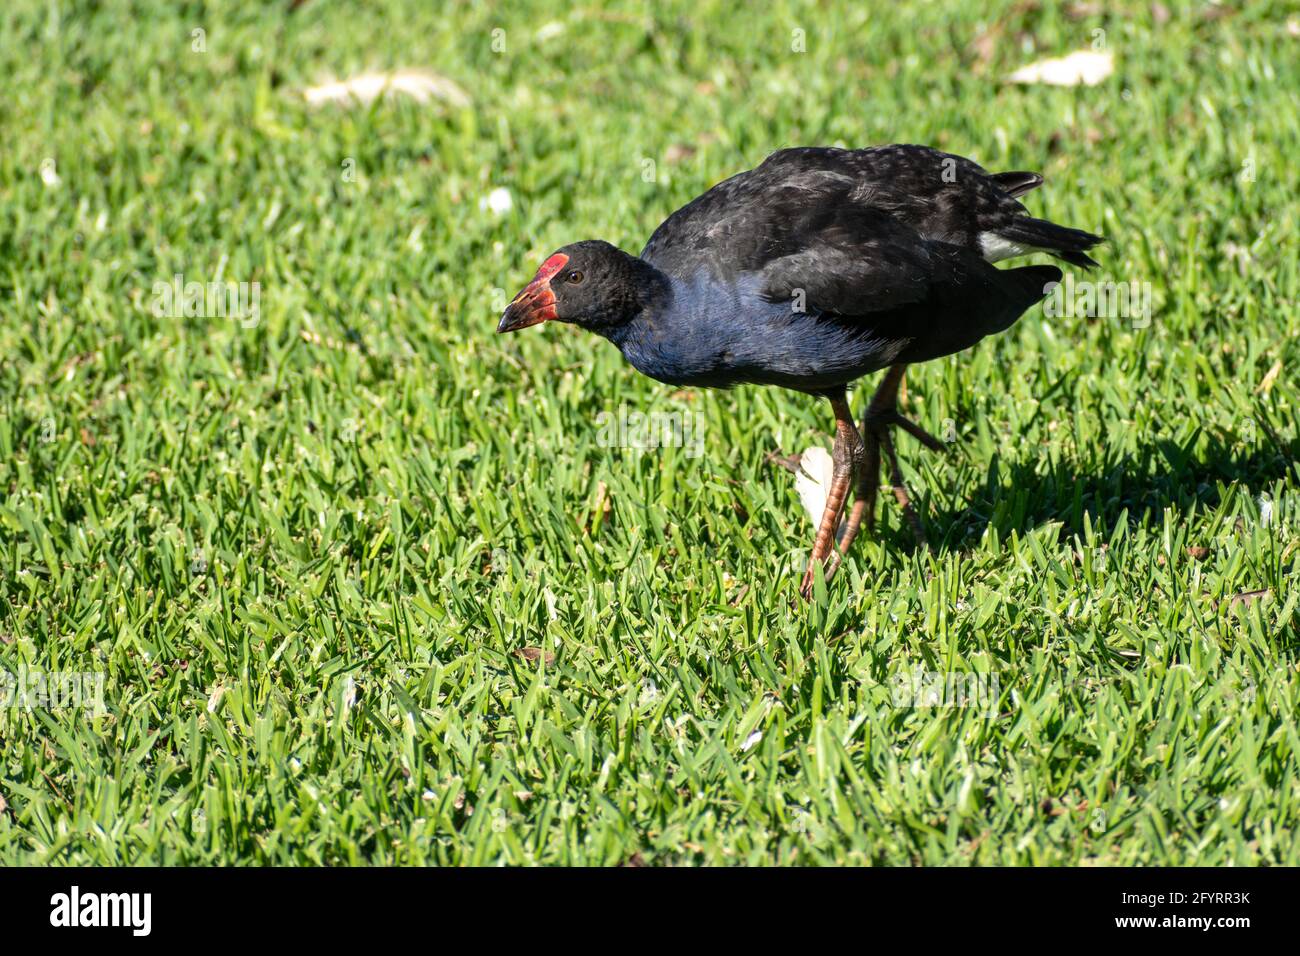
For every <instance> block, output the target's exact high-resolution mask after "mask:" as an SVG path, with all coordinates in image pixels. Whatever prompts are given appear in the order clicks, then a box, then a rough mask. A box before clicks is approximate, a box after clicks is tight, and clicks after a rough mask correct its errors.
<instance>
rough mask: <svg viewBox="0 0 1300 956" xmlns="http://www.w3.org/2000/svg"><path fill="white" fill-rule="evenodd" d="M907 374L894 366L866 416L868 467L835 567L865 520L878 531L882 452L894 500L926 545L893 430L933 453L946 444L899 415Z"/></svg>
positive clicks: (902, 367)
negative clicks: (899, 405)
mask: <svg viewBox="0 0 1300 956" xmlns="http://www.w3.org/2000/svg"><path fill="white" fill-rule="evenodd" d="M906 370H907V366H906V365H893V366H890V368H889V371H887V372H886V373H885V377H884V379H882V380H881V382H880V387H879V388H878V389H876V394H875V395H873V396H872V397H871V401H870V402H869V403H868V405H867V410H866V412H865V413H864V414H863V416H862V435H863V438H864V439H865V441H866V451H865V453H864V459H865V464H866V467H865V468H863V469H862V471H861V472H860V473H859V474H858V485H857V489H856V491H855V493H854V502H853V508H852V510H851V511H850V512H849V520H848V522H847V524H846V525H845V528H844V538H843V540H842V541H841V542H840V550H839V552H838V553H837V554H836V555H835V557H834V558H833V559H832V562H833V564H835V565H838V564H839V561H840V560H841V559H842V557H843V555H845V554H847V553H848V550H849V546H850V545H852V544H853V539H854V538H856V537H857V535H858V529H859V528H860V527H861V526H862V523H863V521H864V520H865V522H866V526H867V530H868V531H871V530H872V529H873V528H874V527H875V521H876V515H875V511H876V491H877V489H878V488H879V487H880V452H881V449H882V448H883V449H884V453H885V460H886V461H887V462H888V463H889V483H890V484H891V485H892V486H893V489H894V498H895V499H897V501H898V504H899V506H900V507H901V508H902V509H903V514H904V515H905V516H906V517H907V521H908V524H910V525H911V526H912V532H913V534H915V536H916V539H917V541H918V542H919V543H920V544H921V545H923V546H924V545H925V543H926V541H925V529H924V528H923V527H922V526H921V519H920V518H919V517H918V516H917V514H916V511H915V509H914V508H913V507H912V498H911V496H910V495H909V494H908V492H907V486H906V485H905V484H904V483H903V470H902V469H901V468H900V467H899V465H898V455H897V453H896V452H895V451H894V442H893V439H892V438H891V437H890V434H889V429H890V428H891V427H893V426H894V425H897V426H898V427H899V428H901V429H903V430H904V431H905V432H907V433H908V434H910V435H912V436H913V437H914V438H916V440H917V441H919V442H921V444H923V445H925V447H927V448H929V449H931V450H933V451H943V450H944V444H943V442H941V441H939V439H937V438H935V437H934V436H933V435H931V434H930V433H929V432H927V431H925V429H923V428H921V426H920V425H918V424H916V423H915V422H913V421H910V420H908V419H906V418H904V417H903V416H902V415H900V414H899V413H898V389H899V386H901V385H902V384H903V373H904V372H905V371H906Z"/></svg>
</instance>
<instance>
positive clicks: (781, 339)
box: [604, 274, 907, 392]
mask: <svg viewBox="0 0 1300 956" xmlns="http://www.w3.org/2000/svg"><path fill="white" fill-rule="evenodd" d="M671 281H672V296H671V299H670V300H669V301H668V302H667V303H666V304H662V305H660V306H659V307H658V308H656V309H654V310H647V311H643V312H642V313H641V314H640V315H639V316H637V317H636V318H635V319H633V320H632V321H630V322H628V323H626V324H624V325H621V326H618V327H616V328H613V329H610V330H608V331H606V332H605V333H604V334H605V336H606V337H607V338H608V339H609V340H610V341H611V342H613V343H614V344H615V345H616V346H618V348H619V350H620V351H621V352H622V353H623V357H624V358H626V359H627V360H628V361H629V362H631V363H632V365H633V366H635V367H636V368H637V370H638V371H640V372H642V373H644V374H645V375H648V376H650V377H651V378H653V379H657V380H658V381H660V382H666V383H668V384H670V385H698V386H706V387H712V388H727V387H730V386H732V385H738V384H742V383H754V384H760V385H781V386H784V387H786V388H794V389H800V390H802V391H809V392H816V391H821V390H823V389H828V388H834V387H837V386H839V385H843V384H845V383H847V382H850V381H852V380H854V379H856V378H858V377H860V376H862V375H866V374H867V373H869V372H873V371H875V370H877V369H880V368H884V367H885V366H886V365H889V364H891V362H892V360H893V358H894V357H896V356H897V355H898V353H899V351H900V350H901V349H902V348H903V347H905V346H906V344H907V340H894V339H889V338H886V337H883V336H881V335H878V334H876V332H875V330H874V329H873V328H872V326H871V324H870V323H869V322H866V321H864V320H863V319H861V318H847V319H846V318H841V317H838V316H831V315H824V314H821V313H817V312H805V311H800V310H799V308H798V303H797V302H769V301H767V300H766V299H764V298H763V297H762V296H761V295H759V294H758V289H759V284H760V280H759V277H758V276H756V275H752V274H751V275H745V276H741V277H740V278H739V279H738V280H736V281H719V280H717V279H714V278H712V277H708V276H707V275H704V274H701V275H699V276H697V277H695V278H693V279H691V280H689V281H683V280H681V279H676V278H674V279H672V280H671Z"/></svg>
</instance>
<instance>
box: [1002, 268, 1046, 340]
mask: <svg viewBox="0 0 1300 956" xmlns="http://www.w3.org/2000/svg"><path fill="white" fill-rule="evenodd" d="M997 273H998V281H999V282H1000V283H1001V285H1002V292H1003V296H1004V299H1003V301H1004V302H1005V303H1006V308H1005V309H1004V310H1003V311H1001V312H1000V313H999V314H998V315H997V317H996V318H995V319H994V320H993V322H992V325H991V327H990V328H987V329H986V330H985V331H984V334H985V335H993V334H994V333H996V332H1002V331H1005V330H1006V329H1009V328H1010V327H1011V326H1013V325H1015V322H1016V319H1018V318H1020V316H1022V315H1024V313H1025V310H1026V309H1028V308H1030V307H1031V306H1033V305H1034V304H1035V303H1037V302H1039V301H1040V300H1041V299H1042V298H1043V296H1045V295H1047V294H1048V293H1049V292H1051V291H1052V285H1053V284H1054V283H1057V282H1060V281H1061V270H1060V269H1058V268H1057V267H1056V266H1020V267H1019V268H1018V269H998V270H997Z"/></svg>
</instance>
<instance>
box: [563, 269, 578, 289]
mask: <svg viewBox="0 0 1300 956" xmlns="http://www.w3.org/2000/svg"><path fill="white" fill-rule="evenodd" d="M564 278H565V281H567V282H572V283H573V284H574V285H577V284H578V283H579V282H581V281H582V273H581V272H579V271H578V270H577V269H574V270H573V271H572V272H570V273H569V274H568V275H567V276H565V277H564Z"/></svg>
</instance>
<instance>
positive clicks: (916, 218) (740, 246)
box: [497, 146, 1101, 598]
mask: <svg viewBox="0 0 1300 956" xmlns="http://www.w3.org/2000/svg"><path fill="white" fill-rule="evenodd" d="M1042 181H1043V178H1042V177H1041V176H1039V175H1038V174H1037V173H1029V172H1009V173H988V172H986V171H985V170H984V169H982V168H981V167H980V166H979V165H977V164H976V163H974V162H972V161H971V160H969V159H965V158H963V157H961V156H954V155H951V154H948V153H942V152H939V151H938V150H935V149H931V148H930V147H928V146H879V147H875V148H872V149H857V150H849V149H830V148H820V147H805V148H797V149H783V150H780V151H779V152H776V153H773V154H772V155H771V156H769V157H768V158H767V159H766V160H765V161H764V162H763V164H762V165H761V166H759V167H757V168H756V169H752V170H749V171H748V172H743V173H740V174H738V175H736V176H733V177H731V178H730V179H728V180H726V181H725V182H722V183H719V184H718V185H716V186H714V187H713V188H712V189H710V190H709V191H708V192H706V193H704V194H703V195H702V196H700V197H698V198H697V199H695V200H693V201H691V202H690V203H687V204H686V205H685V206H683V207H682V208H681V209H679V210H677V211H676V212H675V213H673V214H672V215H671V216H669V217H668V218H667V219H666V220H665V221H664V223H663V224H662V225H661V226H660V227H659V228H658V229H656V230H655V233H654V235H653V236H651V237H650V241H649V242H648V243H646V247H645V249H643V250H642V251H641V255H640V256H631V255H628V254H627V253H625V252H623V251H621V250H619V249H617V248H615V247H614V246H612V245H610V244H609V243H607V242H601V241H600V240H587V241H584V242H576V243H574V244H572V245H568V246H565V247H564V248H562V249H560V250H559V251H557V252H556V253H555V254H553V255H552V256H550V257H549V258H548V259H547V260H546V261H545V262H544V263H543V264H542V267H541V268H540V269H539V270H538V272H537V275H536V276H535V277H534V278H533V280H532V281H531V282H530V283H528V285H527V286H526V287H525V288H524V289H523V291H521V292H520V293H519V294H518V295H517V296H516V297H515V298H514V301H512V302H511V303H510V305H509V307H508V308H507V309H506V311H505V314H504V315H502V317H501V323H500V325H498V326H497V331H498V332H512V331H514V330H516V329H522V328H526V327H527V326H530V325H536V324H537V323H539V322H544V321H546V320H547V319H553V320H558V321H561V322H572V323H574V324H575V325H579V326H582V327H583V328H585V329H589V330H591V331H592V332H595V333H597V334H599V335H602V336H604V337H605V338H607V339H609V341H610V342H612V343H614V345H616V346H617V347H618V349H619V351H620V352H622V353H623V356H624V358H626V359H627V360H628V361H629V362H631V363H632V364H633V365H634V366H635V367H636V368H637V369H639V370H640V371H641V372H643V373H645V374H646V375H649V376H650V377H651V378H654V379H658V380H659V381H661V382H666V383H667V384H669V385H702V386H710V387H716V388H726V387H729V386H732V385H736V384H739V383H742V382H751V383H756V384H760V385H782V386H785V387H786V388H793V389H797V390H799V391H801V392H807V393H809V394H813V395H823V396H825V397H826V398H828V399H830V403H831V408H832V409H833V410H834V412H835V424H836V434H835V449H834V454H833V461H834V470H833V472H832V480H831V486H830V489H829V493H828V496H827V499H826V508H825V511H824V513H823V514H822V520H821V524H820V526H819V527H818V529H817V537H816V539H815V540H814V543H813V549H812V555H811V557H810V558H809V562H808V570H807V573H805V575H804V578H803V582H802V584H801V586H800V593H801V594H802V595H803V596H804V597H805V598H807V597H809V596H810V595H811V593H812V586H813V580H814V575H815V571H816V568H817V566H818V565H819V564H821V563H822V562H823V561H827V559H828V558H829V562H828V563H827V565H826V567H825V569H824V573H825V576H826V578H827V579H829V578H830V577H831V575H832V574H834V572H835V569H836V568H837V567H838V566H839V562H840V560H841V557H842V555H843V554H844V553H845V552H847V550H848V548H849V546H850V545H851V544H852V542H853V539H854V537H855V536H856V535H857V533H858V528H859V525H860V524H861V523H862V520H863V516H864V515H865V516H866V522H867V527H868V528H871V527H872V525H873V522H874V511H875V498H876V489H877V487H878V484H879V479H880V474H879V473H880V459H881V451H882V450H883V452H884V457H885V460H886V461H887V462H888V465H889V475H890V478H889V480H890V483H891V484H892V486H893V489H894V494H895V496H896V497H897V499H898V502H899V504H900V506H901V507H902V509H903V511H904V513H905V514H906V516H907V518H908V520H909V522H910V523H911V525H912V527H913V530H914V532H915V533H916V535H917V537H918V539H919V541H920V542H922V543H924V540H925V538H924V532H923V531H922V528H921V523H920V521H919V519H918V518H917V516H916V514H915V513H914V511H913V510H912V506H911V501H910V498H909V496H908V493H907V489H906V487H905V485H904V483H903V475H902V471H901V470H900V468H899V466H898V457H897V455H896V454H895V451H894V443H893V440H892V439H891V437H890V428H891V427H892V426H894V425H897V426H899V427H900V428H902V429H903V430H904V431H906V432H908V433H909V434H911V435H912V436H914V437H915V438H916V439H917V440H918V441H920V442H921V443H922V444H923V445H925V446H926V447H928V448H931V449H934V450H942V449H943V445H942V443H940V442H939V441H938V440H937V439H936V438H934V437H933V436H931V435H930V434H928V433H927V432H925V431H924V430H922V429H921V427H920V426H918V425H917V424H916V423H914V422H912V421H909V420H908V419H906V418H904V417H903V416H902V415H900V414H899V413H898V410H897V407H896V403H897V396H898V389H899V385H900V384H901V383H902V381H903V373H904V370H905V369H906V367H907V366H908V365H909V364H911V363H913V362H925V361H928V360H929V359H935V358H939V357H940V356H944V355H951V354H952V353H954V352H960V351H961V350H963V349H966V348H969V347H971V346H972V345H974V344H975V343H976V342H978V341H979V340H980V339H982V338H984V336H986V335H991V334H993V333H994V332H1001V331H1002V330H1004V329H1006V328H1008V327H1009V326H1010V325H1011V324H1012V323H1014V322H1015V321H1016V319H1018V318H1019V317H1020V315H1021V313H1023V312H1024V311H1025V310H1026V309H1028V308H1029V307H1030V306H1031V305H1033V304H1034V303H1035V302H1037V301H1038V300H1039V299H1041V298H1042V297H1043V296H1044V295H1045V294H1046V292H1047V291H1048V289H1049V288H1050V286H1049V284H1050V283H1053V282H1057V281H1059V280H1060V278H1061V271H1060V270H1059V269H1057V268H1056V267H1055V266H1047V265H1040V266H1024V267H1021V268H1016V269H996V268H994V267H993V266H992V265H990V264H989V263H991V262H996V261H998V260H999V259H1006V258H1009V257H1011V256H1017V255H1022V254H1025V253H1030V252H1046V253H1050V254H1051V255H1054V256H1056V257H1058V258H1060V259H1063V260H1065V261H1066V262H1070V263H1073V264H1075V265H1079V266H1084V267H1088V266H1094V265H1096V263H1095V262H1094V261H1093V260H1092V259H1091V258H1089V257H1088V256H1087V254H1086V250H1088V249H1089V248H1091V247H1092V246H1094V245H1096V244H1097V243H1098V242H1100V241H1101V237H1100V236H1095V235H1092V234H1091V233H1087V232H1083V231H1081V230H1078V229H1070V228H1067V227H1065V226H1058V225H1056V224H1055V223H1051V222H1047V221H1046V220H1043V219H1035V218H1033V217H1031V216H1029V215H1028V213H1027V212H1026V210H1025V207H1024V206H1022V205H1021V204H1020V203H1019V202H1018V201H1017V199H1016V197H1017V196H1020V195H1022V194H1024V193H1026V192H1028V191H1029V190H1031V189H1033V188H1035V187H1036V186H1038V185H1040V184H1041V183H1042ZM878 369H887V371H886V373H885V377H884V380H883V382H882V383H881V385H880V387H879V388H878V389H877V390H876V393H875V395H874V396H873V397H872V399H871V401H870V402H869V403H868V405H867V408H866V413H865V415H864V417H863V421H862V433H861V434H859V432H858V429H857V428H856V427H855V426H854V422H853V415H852V413H851V412H850V411H849V405H848V402H847V400H846V397H845V389H846V386H847V385H848V384H849V383H850V382H852V381H854V380H855V379H857V378H859V377H861V376H863V375H866V374H867V373H868V372H874V371H876V370H878ZM864 436H865V441H864ZM855 477H856V481H857V487H856V491H855V500H854V504H853V509H852V511H851V512H850V514H849V518H848V521H847V523H846V525H845V530H844V535H843V538H842V540H841V543H840V549H839V550H838V551H836V552H835V553H834V554H833V555H832V550H833V546H834V542H835V532H836V530H837V529H838V528H839V525H840V518H841V514H842V512H843V510H844V503H845V499H846V498H847V497H848V490H849V485H850V483H851V482H853V481H854V478H855Z"/></svg>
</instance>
